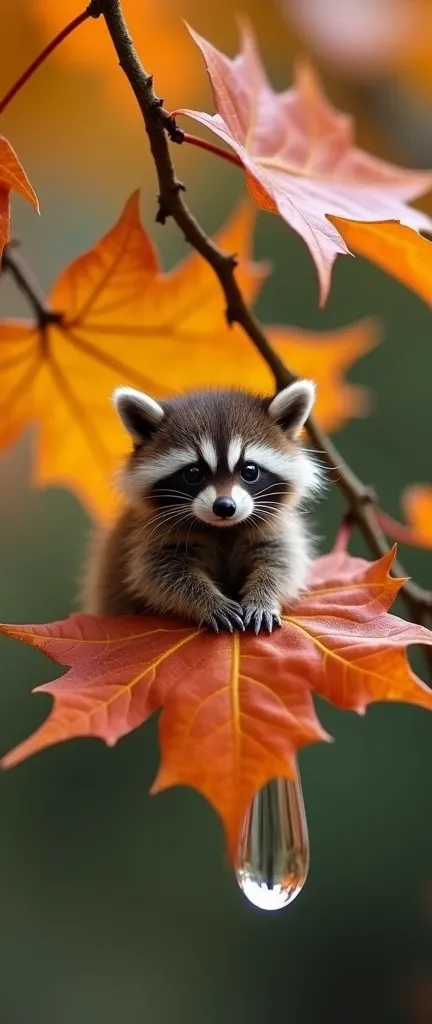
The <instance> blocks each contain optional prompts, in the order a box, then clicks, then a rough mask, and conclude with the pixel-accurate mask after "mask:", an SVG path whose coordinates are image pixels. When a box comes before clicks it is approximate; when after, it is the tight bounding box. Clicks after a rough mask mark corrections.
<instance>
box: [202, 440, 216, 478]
mask: <svg viewBox="0 0 432 1024" xmlns="http://www.w3.org/2000/svg"><path fill="white" fill-rule="evenodd" d="M198 448H199V450H200V452H201V455H202V457H203V459H204V462H206V463H207V465H208V466H209V467H210V469H211V471H212V473H216V470H217V464H218V457H217V451H216V448H215V446H214V444H213V441H212V440H211V438H210V437H200V439H199V441H198Z"/></svg>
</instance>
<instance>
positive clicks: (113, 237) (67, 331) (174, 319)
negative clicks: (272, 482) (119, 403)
mask: <svg viewBox="0 0 432 1024" xmlns="http://www.w3.org/2000/svg"><path fill="white" fill-rule="evenodd" d="M253 221H254V215H253V212H252V208H251V207H250V206H249V204H243V205H241V206H240V207H239V208H238V209H237V210H236V211H235V212H234V214H233V215H232V217H231V218H230V220H229V221H228V222H227V224H225V226H224V227H223V228H222V230H221V232H220V233H219V235H218V237H217V242H218V244H219V245H220V246H221V248H223V249H224V250H226V251H228V252H234V253H236V255H237V258H238V261H239V266H238V270H237V278H238V282H239V285H240V287H241V289H242V292H243V295H244V297H245V299H246V301H247V302H253V301H254V299H255V297H256V295H257V293H258V290H259V288H260V286H261V284H262V282H263V280H264V278H265V277H266V275H267V273H268V270H267V267H266V266H265V265H264V264H256V263H251V262H250V249H251V238H252V230H253ZM49 303H50V306H51V307H52V309H53V310H54V311H55V313H57V314H58V316H59V318H60V319H59V320H58V322H50V323H48V324H44V325H42V326H37V325H36V326H35V325H33V324H31V323H29V322H27V321H3V322H1V323H0V383H1V393H2V395H3V396H4V397H3V400H2V401H0V447H5V446H6V445H7V444H10V442H11V441H12V440H14V439H15V438H16V437H17V436H18V435H19V433H20V432H21V431H22V429H23V428H24V427H26V426H27V425H29V424H31V423H35V424H37V426H38V443H37V447H36V454H35V464H34V481H35V483H36V484H38V485H47V484H62V485H64V486H66V487H68V488H70V489H71V490H72V491H73V492H74V493H75V494H76V495H77V496H78V497H79V498H80V500H81V501H82V502H83V503H84V504H85V506H86V507H87V508H88V509H89V511H91V512H92V513H93V514H94V515H97V516H105V515H107V514H108V513H109V511H110V509H111V508H112V507H113V503H114V492H113V488H112V483H111V481H112V476H113V470H114V468H115V466H116V465H117V464H118V461H119V459H120V457H121V456H122V455H123V454H124V453H125V451H126V450H127V445H128V441H127V438H126V436H125V433H124V431H123V430H122V428H121V426H120V424H119V422H118V419H117V417H116V415H115V412H114V410H113V408H112V406H111V401H110V396H111V393H112V391H113V389H114V388H115V387H117V386H119V385H130V386H133V387H137V388H140V389H142V390H144V391H146V392H149V393H150V394H152V395H154V396H155V397H162V396H167V395H169V394H172V393H173V392H178V391H182V390H188V389H191V388H193V387H195V386H202V385H206V386H209V385H210V386H211V385H216V386H217V385H219V386H224V385H225V386H227V385H230V386H243V387H247V388H250V389H251V390H254V389H255V390H257V391H262V392H263V393H266V392H267V393H271V392H272V390H273V381H272V378H271V374H270V372H269V370H268V368H267V366H266V365H265V363H264V362H263V360H262V359H261V357H260V356H259V355H258V353H257V352H256V350H255V349H254V348H253V346H252V344H251V343H250V342H249V341H248V339H247V338H246V337H245V335H244V334H243V332H242V331H241V330H240V329H239V328H237V327H234V328H229V327H228V326H227V324H226V321H225V314H224V305H225V304H224V301H223V296H222V293H221V290H220V286H219V283H218V281H217V280H216V277H215V275H214V273H213V271H212V270H211V269H210V267H209V266H208V265H207V264H206V263H205V262H204V260H202V259H201V257H200V256H198V255H197V254H195V253H194V254H192V255H191V256H190V257H188V258H187V259H186V260H184V261H183V262H182V263H180V264H179V265H178V266H177V267H175V268H174V270H172V271H171V272H170V273H164V272H163V271H161V270H160V268H159V264H158V260H157V256H156V253H155V250H154V248H153V246H152V243H151V241H150V239H149V237H148V235H147V234H146V233H145V231H144V229H143V227H142V225H141V222H140V217H139V195H138V193H134V195H132V196H131V198H130V199H129V201H128V202H127V203H126V206H125V208H124V211H123V213H122V215H121V217H120V219H119V221H118V222H117V224H115V226H114V227H113V228H112V229H111V231H109V232H108V233H107V234H106V235H105V236H104V237H103V238H102V239H101V240H100V241H99V242H98V243H97V244H96V245H95V246H94V247H93V248H92V249H91V250H90V251H89V252H87V253H85V254H83V255H82V256H80V257H78V258H77V259H76V260H74V261H73V262H72V263H71V264H70V266H68V267H67V268H66V269H65V270H64V271H63V272H62V273H61V274H60V276H59V278H58V280H57V281H56V283H55V284H54V286H53V289H52V291H51V294H50V296H49ZM270 336H271V337H272V338H273V340H274V343H275V347H276V348H277V350H278V351H279V352H280V354H281V355H282V356H284V357H286V358H287V359H289V361H290V365H291V366H292V367H293V369H294V370H295V371H296V372H297V373H298V374H306V373H309V374H312V375H313V376H314V378H315V379H316V380H317V381H318V384H319V398H318V409H317V411H318V415H319V416H320V417H321V421H322V423H323V425H324V426H326V427H329V428H335V427H338V426H341V424H342V423H343V422H344V421H345V420H346V419H347V418H349V416H352V415H358V414H359V413H360V414H361V412H362V405H363V399H362V393H361V391H359V390H358V389H355V388H353V386H352V385H348V384H347V383H346V382H344V381H343V379H342V375H343V372H344V370H345V369H346V367H347V366H349V365H350V364H351V363H352V362H353V361H354V360H355V359H358V358H359V356H360V355H362V354H363V353H365V352H367V351H368V350H369V349H370V348H371V347H372V346H373V345H374V343H375V339H376V327H375V325H374V324H373V323H372V322H371V321H361V322H360V323H358V324H354V325H353V326H351V327H348V328H345V329H342V330H339V331H336V332H333V333H324V334H316V333H311V332H307V331H300V330H298V329H293V328H283V327H277V328H273V329H270Z"/></svg>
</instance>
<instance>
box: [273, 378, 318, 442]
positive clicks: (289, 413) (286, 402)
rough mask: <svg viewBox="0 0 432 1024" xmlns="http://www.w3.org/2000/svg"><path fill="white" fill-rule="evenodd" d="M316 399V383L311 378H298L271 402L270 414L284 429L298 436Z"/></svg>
mask: <svg viewBox="0 0 432 1024" xmlns="http://www.w3.org/2000/svg"><path fill="white" fill-rule="evenodd" d="M314 401H315V384H314V383H313V382H312V381H311V380H296V381H295V382H294V384H289V386H288V387H287V388H284V390H283V391H279V394H278V395H276V397H275V398H273V400H272V401H271V402H270V405H269V407H268V410H267V411H268V415H269V416H270V419H272V420H275V422H276V423H278V425H279V426H280V427H282V430H286V431H287V433H290V434H292V436H293V437H296V436H297V434H299V433H300V430H301V428H302V426H303V425H304V423H306V420H307V418H308V416H309V413H310V411H311V409H312V406H313V404H314Z"/></svg>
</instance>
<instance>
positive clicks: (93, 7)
mask: <svg viewBox="0 0 432 1024" xmlns="http://www.w3.org/2000/svg"><path fill="white" fill-rule="evenodd" d="M99 14H100V10H99V7H98V3H97V0H92V2H91V3H89V5H88V7H87V8H86V10H85V11H83V12H82V14H78V15H77V17H76V18H73V20H72V21H70V22H69V24H68V25H65V27H64V28H62V30H61V32H59V33H58V34H57V35H56V36H55V37H54V39H51V42H50V43H48V44H47V46H45V47H44V49H43V50H42V51H41V53H39V54H38V56H37V57H35V59H34V60H33V61H32V62H31V64H29V66H28V68H26V70H25V71H24V72H23V74H22V75H20V77H19V78H18V80H17V81H16V82H15V83H14V85H12V86H11V88H10V89H9V90H8V92H7V93H6V95H5V96H3V99H2V100H0V114H2V113H3V111H4V110H5V109H6V107H7V106H8V104H9V103H10V101H11V100H13V98H14V96H16V95H17V93H18V92H20V90H21V89H22V87H23V85H25V84H26V82H28V80H29V78H31V77H32V75H34V73H35V71H37V69H38V68H40V66H41V64H44V62H45V61H46V59H47V57H49V56H50V54H51V53H52V52H53V50H56V49H57V47H58V46H60V43H62V42H63V40H64V39H67V37H68V36H70V35H71V33H72V32H74V31H75V29H76V28H78V26H79V25H82V24H83V22H84V21H87V18H97V17H98V16H99Z"/></svg>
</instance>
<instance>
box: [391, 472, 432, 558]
mask: <svg viewBox="0 0 432 1024" xmlns="http://www.w3.org/2000/svg"><path fill="white" fill-rule="evenodd" d="M401 504H402V509H403V512H404V516H405V520H406V522H405V523H399V522H398V521H397V520H396V519H393V517H392V516H389V515H388V514H387V512H384V511H382V510H378V518H379V521H380V524H381V526H382V528H383V530H385V532H386V533H387V535H388V536H389V537H394V538H395V540H398V541H401V542H402V543H403V544H412V545H413V546H414V547H417V548H428V549H429V548H432V485H431V484H412V485H411V487H406V488H405V490H404V492H403V494H402V499H401Z"/></svg>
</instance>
